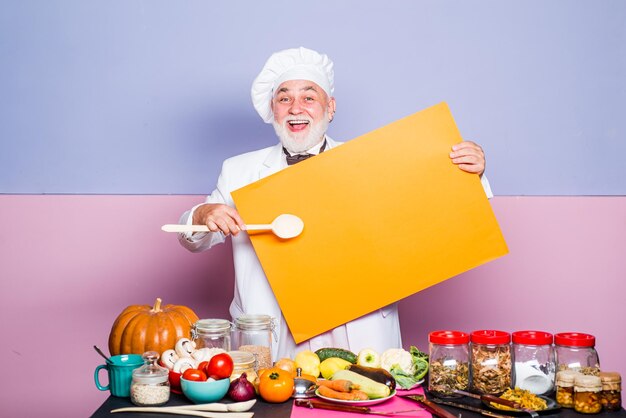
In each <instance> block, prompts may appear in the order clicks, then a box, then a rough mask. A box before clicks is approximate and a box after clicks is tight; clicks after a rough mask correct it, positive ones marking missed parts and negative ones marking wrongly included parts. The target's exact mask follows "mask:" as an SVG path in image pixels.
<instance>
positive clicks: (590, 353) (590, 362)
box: [554, 332, 600, 376]
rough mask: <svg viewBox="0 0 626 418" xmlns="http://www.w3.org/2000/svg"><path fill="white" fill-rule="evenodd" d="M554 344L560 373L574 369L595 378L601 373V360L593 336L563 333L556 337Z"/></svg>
mask: <svg viewBox="0 0 626 418" xmlns="http://www.w3.org/2000/svg"><path fill="white" fill-rule="evenodd" d="M554 344H555V345H554V349H555V352H556V365H557V370H558V371H560V370H565V369H572V370H578V371H579V372H581V373H582V374H589V375H593V376H597V375H598V374H599V373H600V359H599V358H598V353H597V352H596V349H595V345H596V338H595V337H594V336H593V335H589V334H582V333H579V332H562V333H560V334H556V335H555V336H554Z"/></svg>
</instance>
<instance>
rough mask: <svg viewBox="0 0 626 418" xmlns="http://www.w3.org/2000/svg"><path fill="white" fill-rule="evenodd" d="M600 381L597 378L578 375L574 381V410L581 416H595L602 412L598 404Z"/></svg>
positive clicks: (600, 403)
mask: <svg viewBox="0 0 626 418" xmlns="http://www.w3.org/2000/svg"><path fill="white" fill-rule="evenodd" d="M600 392H602V381H601V380H600V378H599V377H598V376H590V375H584V374H579V375H578V376H576V378H575V379H574V410H575V411H576V412H580V413H581V414H597V413H598V412H600V411H601V410H602V402H600Z"/></svg>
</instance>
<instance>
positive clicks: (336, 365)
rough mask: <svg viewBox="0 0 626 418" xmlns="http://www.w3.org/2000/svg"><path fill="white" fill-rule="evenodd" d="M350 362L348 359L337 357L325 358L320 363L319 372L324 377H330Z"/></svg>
mask: <svg viewBox="0 0 626 418" xmlns="http://www.w3.org/2000/svg"><path fill="white" fill-rule="evenodd" d="M351 364H352V363H350V362H349V361H347V360H344V359H342V358H339V357H331V358H327V359H326V360H324V361H323V362H322V363H321V364H320V372H321V373H322V377H323V378H324V379H330V378H331V377H332V375H333V374H335V372H336V371H337V370H344V369H345V368H346V367H348V366H349V365H351Z"/></svg>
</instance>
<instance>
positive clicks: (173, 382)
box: [170, 370, 183, 394]
mask: <svg viewBox="0 0 626 418" xmlns="http://www.w3.org/2000/svg"><path fill="white" fill-rule="evenodd" d="M182 375H183V374H182V373H176V372H175V371H174V370H170V390H171V391H172V392H174V393H178V394H181V393H183V392H182V389H181V388H180V377H181V376H182Z"/></svg>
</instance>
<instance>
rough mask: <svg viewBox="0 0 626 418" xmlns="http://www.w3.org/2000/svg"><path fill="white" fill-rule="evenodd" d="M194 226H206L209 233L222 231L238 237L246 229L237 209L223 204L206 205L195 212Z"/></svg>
mask: <svg viewBox="0 0 626 418" xmlns="http://www.w3.org/2000/svg"><path fill="white" fill-rule="evenodd" d="M193 224H194V225H206V226H207V227H209V231H211V232H218V231H221V232H223V233H224V235H229V234H233V235H237V234H238V233H239V231H243V230H245V229H246V224H245V223H244V222H243V220H242V219H241V217H240V216H239V212H237V210H236V209H234V208H231V207H230V206H228V205H223V204H221V203H205V204H204V205H201V206H198V207H197V208H196V210H195V211H194V212H193Z"/></svg>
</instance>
